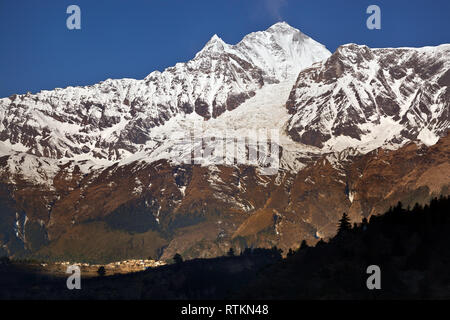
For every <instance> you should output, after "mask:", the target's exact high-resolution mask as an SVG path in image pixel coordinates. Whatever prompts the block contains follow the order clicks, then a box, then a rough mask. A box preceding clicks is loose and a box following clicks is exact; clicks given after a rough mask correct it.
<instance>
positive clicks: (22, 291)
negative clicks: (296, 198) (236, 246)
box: [0, 197, 450, 299]
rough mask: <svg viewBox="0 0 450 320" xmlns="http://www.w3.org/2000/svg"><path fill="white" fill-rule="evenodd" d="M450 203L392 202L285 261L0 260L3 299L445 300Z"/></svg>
mask: <svg viewBox="0 0 450 320" xmlns="http://www.w3.org/2000/svg"><path fill="white" fill-rule="evenodd" d="M449 209H450V199H449V198H448V197H445V198H444V197H441V198H440V199H436V198H435V199H433V200H432V201H431V202H430V203H429V204H428V205H425V206H424V207H422V206H419V205H416V206H415V207H414V208H403V207H402V204H401V203H399V204H398V205H396V206H395V207H393V208H391V209H390V210H389V211H388V212H387V213H386V214H384V215H382V216H372V217H371V218H370V221H367V220H365V221H363V222H362V223H361V224H359V225H353V226H352V225H351V224H350V223H349V219H348V218H347V215H346V214H343V215H342V218H341V220H340V222H339V231H338V234H337V235H336V236H335V237H334V238H333V239H331V240H330V241H329V242H324V241H322V240H320V241H319V242H318V244H317V245H316V246H315V247H310V246H308V244H307V243H306V242H305V241H303V243H302V245H301V246H300V248H299V249H297V250H290V251H289V253H288V255H287V257H286V258H285V259H282V258H281V255H280V250H279V249H277V248H273V249H271V250H269V249H250V248H247V249H246V250H245V251H244V252H242V253H240V254H239V253H236V254H235V253H234V252H233V250H230V252H229V254H228V256H226V257H220V258H214V259H195V260H191V261H184V262H183V260H182V257H181V256H177V259H175V260H176V261H175V263H174V264H172V265H167V266H163V267H159V268H154V269H149V270H147V271H143V272H137V273H132V274H127V275H109V274H106V276H104V275H102V276H99V277H96V278H88V279H83V280H82V289H81V290H72V291H70V290H68V289H66V286H65V282H66V278H64V277H62V278H56V277H55V278H51V277H42V276H39V275H33V274H30V273H29V272H27V271H26V269H24V268H23V265H21V264H18V263H15V262H14V261H13V262H12V263H11V262H9V261H8V260H7V259H3V260H2V261H0V298H3V299H17V298H19V299H20V298H27V299H30V298H31V299H224V298H233V299H241V298H248V299H411V298H412V299H415V298H450V274H449V272H448V270H449V268H450V251H449V250H448V246H449V244H450V216H449V212H450V210H449ZM370 265H377V266H379V267H380V270H381V289H380V290H369V289H368V288H367V286H366V281H367V278H368V277H369V276H370V274H367V273H366V270H367V267H368V266H370Z"/></svg>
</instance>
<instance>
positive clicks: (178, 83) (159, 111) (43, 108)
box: [0, 23, 330, 163]
mask: <svg viewBox="0 0 450 320" xmlns="http://www.w3.org/2000/svg"><path fill="white" fill-rule="evenodd" d="M329 55H330V53H329V51H328V50H327V49H326V48H325V47H324V46H323V45H321V44H319V43H317V42H316V41H314V40H312V39H311V38H309V37H307V36H306V35H304V34H302V33H301V32H300V31H299V30H297V29H295V28H292V27H290V26H289V25H288V24H286V23H277V24H275V25H273V26H272V27H270V28H269V29H267V30H266V31H262V32H255V33H251V34H249V35H247V36H246V37H244V39H243V40H242V41H241V42H239V43H238V44H236V45H229V44H226V43H225V42H223V41H222V40H221V39H220V38H219V37H218V36H217V35H214V36H213V37H212V38H211V40H209V41H208V43H207V44H206V45H205V47H204V48H203V49H202V50H201V51H200V52H198V53H197V54H196V56H195V57H194V58H193V59H192V60H190V61H188V62H186V63H177V64H176V65H175V66H174V67H170V68H167V69H166V70H164V71H163V72H159V71H155V72H152V73H150V74H149V75H148V76H147V77H146V78H145V79H143V80H133V79H120V80H111V79H108V80H106V81H104V82H101V83H99V84H96V85H93V86H87V87H68V88H65V89H55V90H51V91H41V92H39V93H37V94H25V95H13V96H11V97H9V98H4V99H1V100H0V121H1V127H0V140H1V141H2V142H3V143H2V150H3V152H4V153H9V151H8V149H10V150H12V151H18V152H26V153H29V154H33V155H36V156H43V157H48V158H54V159H63V158H64V159H87V158H89V159H106V160H109V161H110V163H112V162H114V161H116V160H122V159H125V158H127V157H128V156H130V155H131V154H133V153H136V152H138V151H142V150H143V149H144V146H145V145H146V143H147V142H150V146H147V148H146V149H147V150H148V149H149V148H152V145H154V144H155V143H156V142H155V140H158V141H160V140H161V137H154V135H152V130H153V128H155V127H162V126H164V124H166V122H167V121H168V120H169V119H171V118H173V117H174V116H176V115H179V116H180V115H181V116H183V115H189V114H193V115H195V116H198V117H199V118H200V119H201V120H203V119H206V120H207V119H211V118H217V117H218V116H220V115H221V114H223V113H224V112H225V111H226V110H229V111H230V110H234V109H236V108H237V107H238V106H240V105H241V104H243V103H244V102H245V101H246V100H248V99H250V98H251V97H253V96H254V95H255V94H256V92H257V91H258V90H260V89H261V88H262V87H264V86H266V85H269V84H276V83H280V82H284V81H286V80H291V79H293V78H296V77H297V75H298V73H299V71H300V70H301V69H303V68H305V67H308V66H310V65H311V64H312V63H314V62H316V61H320V60H322V59H324V58H327V57H328V56H329ZM283 103H284V101H279V104H280V107H281V106H282V105H283ZM150 140H152V141H150Z"/></svg>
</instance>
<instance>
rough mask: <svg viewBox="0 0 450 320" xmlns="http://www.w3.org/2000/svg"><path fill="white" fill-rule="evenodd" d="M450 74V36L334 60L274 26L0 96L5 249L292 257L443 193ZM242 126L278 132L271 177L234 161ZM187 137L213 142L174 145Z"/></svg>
mask: <svg viewBox="0 0 450 320" xmlns="http://www.w3.org/2000/svg"><path fill="white" fill-rule="evenodd" d="M449 67H450V45H448V44H447V45H441V46H438V47H426V48H400V49H389V48H388V49H370V48H367V47H366V46H359V45H354V44H349V45H344V46H341V47H340V48H338V50H337V51H336V52H335V53H334V54H333V55H331V53H330V52H329V51H328V50H327V49H326V48H325V47H324V46H323V45H321V44H320V43H318V42H316V41H314V40H313V39H311V38H309V37H308V36H306V35H304V34H303V33H301V32H300V31H299V30H297V29H295V28H292V27H291V26H289V25H288V24H286V23H277V24H275V25H273V26H272V27H270V28H269V29H267V30H265V31H260V32H254V33H251V34H249V35H247V36H245V37H244V38H243V39H242V41H240V42H239V43H237V44H235V45H230V44H227V43H225V42H224V41H223V40H221V39H220V38H219V37H218V36H217V35H214V36H213V37H212V38H211V39H210V40H209V41H208V42H207V43H206V45H205V46H204V48H203V49H202V50H201V51H200V52H198V53H197V54H196V55H195V57H194V58H193V59H192V60H190V61H188V62H186V63H177V64H176V65H175V66H174V67H171V68H167V69H166V70H164V71H163V72H159V71H155V72H152V73H150V74H149V75H148V76H147V77H146V78H145V79H142V80H134V79H119V80H111V79H108V80H106V81H104V82H101V83H99V84H95V85H92V86H87V87H68V88H65V89H55V90H51V91H42V92H39V93H37V94H25V95H13V96H11V97H9V98H3V99H0V256H1V255H2V252H6V254H8V255H24V256H27V255H34V256H37V257H40V258H43V259H46V258H49V257H50V258H52V259H66V258H67V257H69V258H70V259H81V260H83V259H114V260H119V258H120V259H122V258H123V259H127V258H133V257H142V256H148V255H152V256H155V255H157V256H160V257H162V258H164V259H166V258H171V257H172V256H173V254H175V253H176V252H179V253H183V256H186V257H200V256H215V255H220V254H222V253H224V252H226V251H227V250H228V249H229V248H230V247H232V246H235V247H236V248H241V249H242V248H244V247H246V246H266V247H272V246H273V245H278V246H281V247H282V248H283V249H285V250H287V249H289V248H292V247H295V246H297V245H298V244H299V242H300V241H301V239H302V238H304V239H308V241H310V242H312V243H314V241H317V240H318V239H319V238H326V237H329V236H331V235H333V234H334V232H335V229H336V225H337V220H338V219H339V217H340V216H341V213H342V212H343V211H346V212H349V215H350V217H351V218H352V219H353V220H354V221H358V220H360V219H361V218H362V217H363V216H364V217H368V216H370V215H372V214H377V213H381V212H384V211H385V210H386V209H387V208H388V207H389V205H391V204H393V203H394V202H396V201H405V203H407V204H414V203H412V202H413V201H425V200H427V199H428V197H430V196H431V195H439V194H444V193H448V190H450V181H449V179H448V177H449V176H450V175H449V174H448V173H449V172H450V167H449V165H448V149H449V143H450V139H449V137H448V136H447V137H444V136H445V135H446V133H447V131H448V129H449V128H450V119H449V101H450V82H449V79H450V71H449ZM249 130H253V133H255V132H259V131H261V130H263V131H266V132H267V131H270V132H272V131H275V132H276V136H277V139H276V143H275V144H276V146H275V145H274V144H272V145H271V147H270V149H272V148H273V147H276V148H278V147H279V150H280V156H279V159H278V160H279V170H278V168H277V170H276V171H275V172H274V173H273V174H271V175H265V174H263V173H262V172H261V171H260V170H259V169H260V166H258V165H253V164H248V163H244V164H243V163H240V160H241V159H242V158H244V157H245V156H246V155H247V153H249V152H250V151H249V150H250V149H255V148H256V146H255V144H254V142H252V141H251V140H250V139H248V138H250V135H249ZM193 131H200V132H201V137H203V138H208V137H211V138H213V139H210V140H208V139H206V141H205V140H201V139H200V141H198V140H195V139H194V140H193V141H192V143H193V144H184V143H180V141H179V140H178V138H180V137H181V138H183V137H186V136H191V133H192V132H193ZM230 133H231V140H232V141H233V142H236V146H234V145H233V146H232V147H231V148H228V145H227V144H226V143H225V145H224V143H223V138H225V137H226V138H227V139H228V138H230ZM440 137H443V138H442V139H440V140H439V138H440ZM270 138H271V143H272V142H273V139H272V138H273V137H272V136H270ZM227 139H226V141H229V140H227ZM244 140H245V142H246V144H245V145H244V147H242V145H239V142H242V141H244ZM438 140H439V141H438ZM410 142H412V143H410ZM416 142H423V143H418V144H417V145H416ZM198 150H202V157H201V160H202V161H199V162H183V161H179V160H183V159H186V158H188V159H190V158H191V157H192V155H193V156H194V158H195V152H196V151H198ZM206 150H208V152H206ZM224 150H225V156H224V155H223V154H221V152H223V151H224ZM203 151H205V152H203ZM271 151H272V150H271ZM268 153H269V152H268V149H266V150H264V149H263V150H261V149H258V153H257V155H258V160H259V158H263V159H266V158H267V155H268ZM205 154H206V156H205ZM220 157H223V158H222V160H223V161H222V162H220V161H219V163H217V161H215V160H217V159H218V158H220ZM195 160H197V158H195ZM446 173H447V174H446Z"/></svg>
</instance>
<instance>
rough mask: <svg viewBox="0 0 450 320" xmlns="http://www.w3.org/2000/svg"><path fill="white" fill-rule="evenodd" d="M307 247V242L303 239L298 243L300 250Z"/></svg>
mask: <svg viewBox="0 0 450 320" xmlns="http://www.w3.org/2000/svg"><path fill="white" fill-rule="evenodd" d="M306 248H309V246H308V244H307V243H306V240H304V239H303V241H302V243H301V244H300V250H302V249H306Z"/></svg>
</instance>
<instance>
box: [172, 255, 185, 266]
mask: <svg viewBox="0 0 450 320" xmlns="http://www.w3.org/2000/svg"><path fill="white" fill-rule="evenodd" d="M173 261H175V263H176V264H180V263H182V262H183V258H182V257H181V255H180V254H179V253H175V255H174V256H173Z"/></svg>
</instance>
